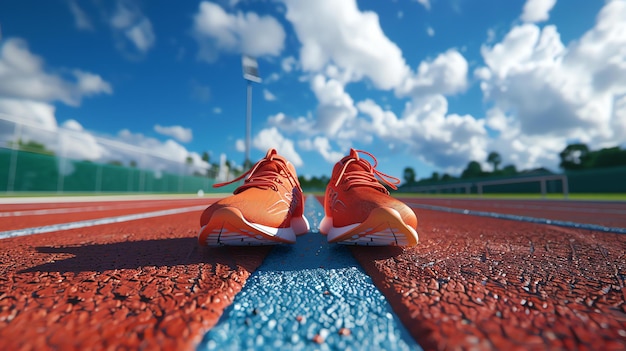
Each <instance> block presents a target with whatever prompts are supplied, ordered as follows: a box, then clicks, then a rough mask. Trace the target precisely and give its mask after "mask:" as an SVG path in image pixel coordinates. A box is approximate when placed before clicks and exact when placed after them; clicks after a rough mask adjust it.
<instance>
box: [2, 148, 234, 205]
mask: <svg viewBox="0 0 626 351" xmlns="http://www.w3.org/2000/svg"><path fill="white" fill-rule="evenodd" d="M214 183H215V180H214V179H210V178H207V177H200V176H189V175H182V174H172V173H168V172H162V171H155V170H148V169H139V168H132V167H124V166H117V165H109V164H100V163H93V162H89V161H76V160H70V159H63V158H59V157H55V156H50V155H44V154H38V153H31V152H25V151H18V150H12V149H4V148H0V192H3V193H9V194H10V193H15V192H51V193H66V192H68V193H85V192H87V193H90V192H95V193H197V192H198V190H202V191H204V192H205V193H207V192H218V191H219V192H232V191H233V190H234V188H235V187H236V184H231V185H228V186H225V187H222V188H218V189H214V188H213V187H212V185H213V184H214Z"/></svg>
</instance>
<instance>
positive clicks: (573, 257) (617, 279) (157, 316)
mask: <svg viewBox="0 0 626 351" xmlns="http://www.w3.org/2000/svg"><path fill="white" fill-rule="evenodd" d="M212 201H213V200H212V199H187V200H166V201H146V200H143V201H132V202H127V201H125V202H106V203H94V204H90V205H87V206H86V205H85V204H84V203H81V204H67V203H63V204H53V205H52V206H45V205H44V206H41V207H32V206H31V205H28V206H30V207H28V206H26V205H20V206H18V207H12V206H9V205H6V204H5V205H0V213H9V212H10V211H13V214H12V215H11V216H4V217H0V231H4V230H8V229H6V228H26V227H31V226H34V225H33V223H38V224H36V225H37V226H40V225H47V224H54V223H63V222H67V221H75V220H85V219H94V218H102V217H109V216H112V215H116V214H120V213H123V214H128V213H143V212H151V211H156V210H159V209H171V208H184V207H189V206H197V205H208V204H209V203H210V202H212ZM406 201H407V202H414V201H415V202H419V203H429V204H437V205H439V206H447V207H454V206H461V207H464V208H465V207H468V208H469V206H473V207H472V208H471V209H475V210H481V211H492V212H501V213H512V214H517V215H527V216H528V215H530V212H523V211H527V210H528V211H536V210H537V209H536V206H542V208H541V209H540V210H539V211H540V212H541V214H542V216H541V217H542V218H548V217H552V216H554V217H553V219H560V220H569V221H576V222H581V218H582V217H581V211H577V210H576V211H574V210H572V211H569V210H563V205H564V204H566V205H567V206H572V208H579V209H580V208H582V209H583V212H582V213H584V208H585V206H587V207H589V208H590V209H598V208H600V207H599V206H598V205H597V204H590V203H579V202H570V201H568V202H565V203H558V205H559V206H556V207H557V208H552V207H554V206H552V205H551V202H538V203H537V202H524V201H514V202H506V201H505V202H504V203H505V204H506V205H507V206H504V205H502V204H501V205H498V206H499V208H500V210H496V209H494V208H496V207H497V206H495V204H494V203H485V202H482V201H470V202H467V201H462V202H461V203H460V204H455V203H445V204H444V203H440V202H437V201H440V200H422V199H419V200H417V199H406ZM444 201H452V200H444ZM129 205H132V206H129ZM622 205H623V204H620V205H619V206H622ZM75 206H79V207H84V208H89V207H98V206H105V207H106V206H110V208H108V209H104V208H103V209H98V210H93V208H92V209H91V210H89V211H86V212H84V213H83V212H68V213H66V214H62V213H55V214H53V215H49V214H46V215H44V214H42V215H37V216H43V217H39V218H37V216H36V215H33V214H32V213H31V214H28V215H23V216H18V215H17V212H16V211H26V210H28V211H33V210H37V209H39V208H48V209H49V208H74V207H75ZM116 206H117V207H116ZM489 206H491V207H489ZM581 206H582V207H581ZM602 206H604V205H602ZM619 206H618V207H619ZM621 208H623V207H621ZM605 209H606V208H605ZM518 210H519V211H518ZM614 210H615V209H613V208H612V207H611V209H610V210H606V211H599V212H596V216H593V217H594V219H597V221H594V222H592V223H594V224H602V225H613V226H614V225H615V224H611V223H622V222H620V221H622V220H623V217H624V216H623V215H622V214H620V213H619V211H621V210H620V209H619V208H618V209H617V210H616V211H614ZM509 211H510V212H509ZM594 211H595V210H594ZM416 212H417V214H418V218H419V220H420V222H419V230H418V231H419V234H420V244H419V245H418V246H417V247H415V248H411V249H406V250H403V249H399V248H394V247H389V248H365V247H355V248H353V249H352V252H353V254H354V255H355V257H356V258H357V259H358V260H359V262H360V263H361V265H362V266H363V267H364V269H365V270H366V271H367V272H368V273H369V274H370V275H371V276H372V278H373V279H374V282H375V284H376V285H377V286H378V287H379V289H380V290H381V291H382V292H383V293H384V294H385V295H386V296H387V298H388V300H389V301H390V303H391V304H392V306H393V308H394V310H395V311H396V313H397V314H398V316H399V317H400V318H401V320H402V321H403V323H404V324H405V326H406V327H407V329H408V330H409V331H410V332H411V334H412V335H413V336H414V337H415V338H416V340H417V341H418V342H419V343H420V344H421V345H422V346H423V347H424V348H425V349H441V350H443V349H453V350H455V349H520V350H528V349H590V350H599V349H606V350H611V349H615V350H619V349H626V304H625V300H626V290H625V288H624V284H625V278H626V236H624V235H620V234H607V233H600V232H593V231H588V230H581V229H571V228H562V227H556V226H549V225H543V224H533V223H523V222H516V221H511V220H502V219H493V218H485V217H476V216H468V215H462V214H451V213H446V212H439V211H430V210H420V209H418V210H416ZM522 212H523V213H522ZM199 215H200V211H192V212H186V213H181V214H173V215H168V216H162V217H155V218H149V219H140V220H134V221H129V222H123V223H115V224H108V225H102V226H96V227H89V228H82V229H73V230H68V231H59V232H51V233H46V234H38V235H29V236H21V237H15V238H9V239H0V349H2V350H5V349H6V350H17V349H25V350H28V349H32V350H42V349H53V348H59V349H106V348H130V349H140V348H148V349H193V348H194V347H195V346H196V345H197V343H198V342H199V341H200V340H201V337H202V335H203V334H204V332H205V331H206V330H208V329H209V328H211V327H212V326H213V325H215V323H216V322H217V320H218V318H219V316H220V315H221V314H222V312H223V310H224V308H225V307H227V306H228V305H229V304H230V302H232V300H233V298H234V296H235V295H236V294H237V292H238V291H239V290H240V289H241V287H242V285H243V284H244V283H245V280H246V279H247V278H248V277H249V275H250V274H251V273H252V272H254V270H255V269H256V268H257V267H258V266H259V265H260V264H261V262H262V260H263V258H264V257H265V255H266V254H267V253H268V252H269V249H268V248H223V249H222V248H220V249H199V248H198V246H197V244H196V239H195V237H196V233H197V230H198V226H199V223H198V221H199ZM557 216H558V217H557ZM9 218H10V222H9V221H8V219H9ZM36 218H37V219H36ZM44 218H45V220H43V219H44ZM70 218H71V219H70ZM35 219H36V221H35ZM600 219H601V220H600ZM5 225H6V226H7V227H5Z"/></svg>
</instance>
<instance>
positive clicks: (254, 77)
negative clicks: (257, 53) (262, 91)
mask: <svg viewBox="0 0 626 351" xmlns="http://www.w3.org/2000/svg"><path fill="white" fill-rule="evenodd" d="M241 66H242V67H243V79H245V80H246V82H247V83H248V84H247V85H248V86H247V92H248V96H247V103H246V159H245V160H244V164H243V166H244V168H250V167H251V166H252V163H251V162H250V129H251V126H252V82H254V83H261V77H260V76H259V64H258V62H257V61H256V58H253V57H250V56H247V55H243V56H242V58H241Z"/></svg>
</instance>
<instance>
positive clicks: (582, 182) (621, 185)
mask: <svg viewBox="0 0 626 351" xmlns="http://www.w3.org/2000/svg"><path fill="white" fill-rule="evenodd" d="M565 175H567V179H568V181H569V189H570V192H572V193H626V167H611V168H598V169H589V170H584V171H571V172H566V173H565Z"/></svg>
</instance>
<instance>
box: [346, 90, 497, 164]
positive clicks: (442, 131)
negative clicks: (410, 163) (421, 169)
mask: <svg viewBox="0 0 626 351" xmlns="http://www.w3.org/2000/svg"><path fill="white" fill-rule="evenodd" d="M357 107H358V109H359V111H360V112H361V113H363V114H364V115H366V116H367V117H368V118H369V119H370V123H368V124H367V125H368V129H369V130H370V132H371V133H375V134H376V136H377V137H379V138H381V139H383V140H386V141H388V142H390V143H392V142H393V143H399V144H400V146H404V147H407V148H409V149H410V150H411V152H412V153H414V154H415V155H419V157H420V158H421V159H422V160H423V161H425V162H427V163H429V164H433V165H436V166H438V167H440V168H443V169H446V170H448V171H450V172H458V171H459V170H460V167H461V166H464V165H465V164H466V163H467V161H468V160H483V159H485V158H486V151H485V149H486V145H487V131H486V129H485V126H484V121H483V120H477V119H475V118H473V117H472V116H469V115H464V116H461V115H457V114H448V103H447V100H446V98H445V97H444V96H442V95H428V96H424V97H421V98H415V99H413V100H412V101H411V102H410V103H408V104H407V106H406V108H405V111H404V113H403V114H402V116H401V117H398V116H397V115H396V114H395V113H393V112H392V111H385V110H383V109H382V108H381V107H380V106H379V105H377V104H376V103H375V102H374V101H372V100H365V101H361V102H359V103H358V104H357Z"/></svg>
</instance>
